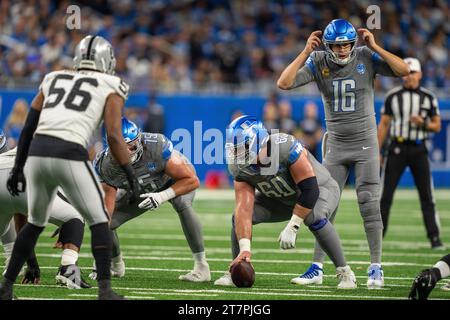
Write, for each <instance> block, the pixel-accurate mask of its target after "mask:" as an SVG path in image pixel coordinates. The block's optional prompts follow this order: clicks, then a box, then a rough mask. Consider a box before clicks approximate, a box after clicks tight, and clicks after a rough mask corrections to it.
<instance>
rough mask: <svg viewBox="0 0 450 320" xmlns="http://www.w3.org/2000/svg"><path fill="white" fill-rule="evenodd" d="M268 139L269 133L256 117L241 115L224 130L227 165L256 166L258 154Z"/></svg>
mask: <svg viewBox="0 0 450 320" xmlns="http://www.w3.org/2000/svg"><path fill="white" fill-rule="evenodd" d="M268 139H269V132H268V131H267V129H266V128H265V127H264V125H263V124H262V122H261V121H259V120H257V119H256V117H254V116H248V115H243V116H241V117H239V118H237V119H235V120H233V121H232V122H231V123H230V124H229V125H228V127H227V129H226V143H225V152H226V158H227V163H234V164H237V165H238V167H239V168H245V167H247V166H249V165H251V164H256V163H257V162H256V160H257V156H258V153H259V152H260V151H261V148H262V147H263V146H264V145H265V144H266V143H267V141H268Z"/></svg>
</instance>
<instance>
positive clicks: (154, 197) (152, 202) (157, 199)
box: [139, 192, 163, 210]
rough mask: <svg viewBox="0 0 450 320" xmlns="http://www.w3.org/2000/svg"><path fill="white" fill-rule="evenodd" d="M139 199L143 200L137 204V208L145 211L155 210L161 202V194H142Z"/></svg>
mask: <svg viewBox="0 0 450 320" xmlns="http://www.w3.org/2000/svg"><path fill="white" fill-rule="evenodd" d="M141 198H145V200H144V201H142V202H141V203H139V208H141V209H147V210H156V209H158V208H159V206H160V205H161V203H162V202H163V200H162V198H161V194H160V193H159V192H156V193H153V192H150V193H144V194H141Z"/></svg>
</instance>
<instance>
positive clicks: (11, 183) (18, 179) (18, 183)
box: [6, 168, 27, 196]
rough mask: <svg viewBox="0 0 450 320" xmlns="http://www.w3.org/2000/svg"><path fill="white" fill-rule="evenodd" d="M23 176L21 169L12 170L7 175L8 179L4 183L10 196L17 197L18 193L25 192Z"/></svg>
mask: <svg viewBox="0 0 450 320" xmlns="http://www.w3.org/2000/svg"><path fill="white" fill-rule="evenodd" d="M26 186H27V184H26V180H25V175H24V174H23V170H22V169H16V168H13V169H12V171H11V172H10V173H9V178H8V180H7V181H6V187H7V188H8V191H9V193H10V194H11V195H12V196H18V195H19V192H25V188H26Z"/></svg>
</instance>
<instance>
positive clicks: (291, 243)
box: [278, 223, 299, 250]
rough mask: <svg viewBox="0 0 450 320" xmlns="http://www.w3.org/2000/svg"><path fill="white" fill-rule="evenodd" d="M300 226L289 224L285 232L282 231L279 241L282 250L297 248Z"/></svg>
mask: <svg viewBox="0 0 450 320" xmlns="http://www.w3.org/2000/svg"><path fill="white" fill-rule="evenodd" d="M298 228H299V226H298V225H293V224H291V223H289V224H288V225H287V226H286V228H284V230H283V231H281V233H280V236H279V237H278V241H279V242H280V248H281V249H283V250H286V249H293V248H295V242H296V240H297V232H298Z"/></svg>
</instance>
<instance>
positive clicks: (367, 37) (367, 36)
mask: <svg viewBox="0 0 450 320" xmlns="http://www.w3.org/2000/svg"><path fill="white" fill-rule="evenodd" d="M358 34H359V36H360V37H361V39H363V40H364V42H365V44H366V45H367V46H368V47H369V49H372V50H373V48H374V47H375V46H376V45H377V43H376V42H375V37H374V35H373V33H372V32H370V31H369V30H368V29H366V28H359V29H358Z"/></svg>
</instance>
